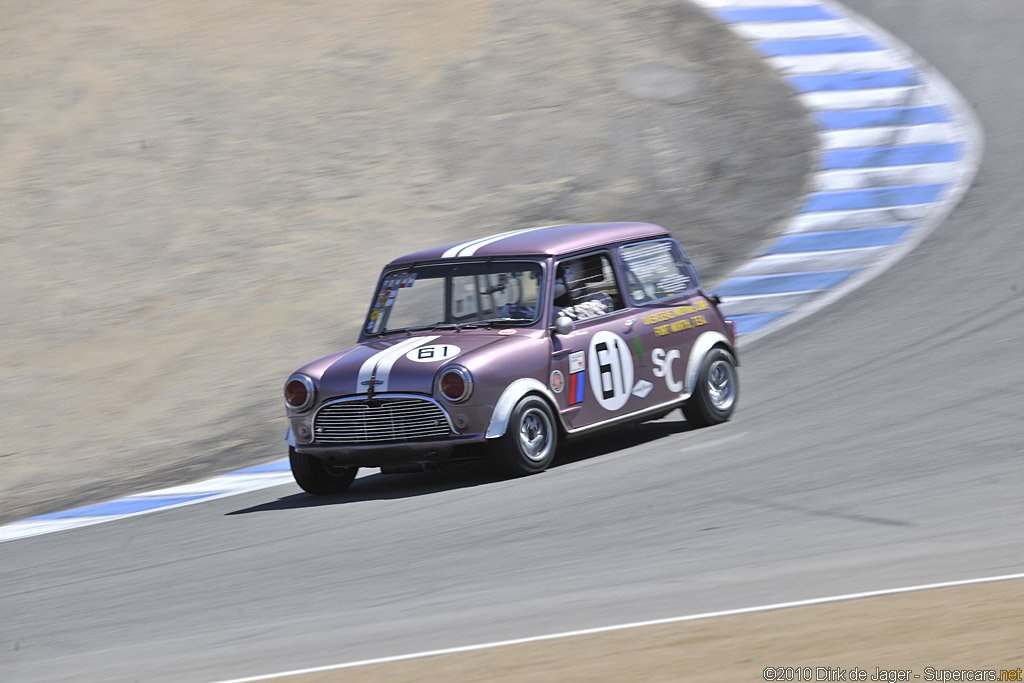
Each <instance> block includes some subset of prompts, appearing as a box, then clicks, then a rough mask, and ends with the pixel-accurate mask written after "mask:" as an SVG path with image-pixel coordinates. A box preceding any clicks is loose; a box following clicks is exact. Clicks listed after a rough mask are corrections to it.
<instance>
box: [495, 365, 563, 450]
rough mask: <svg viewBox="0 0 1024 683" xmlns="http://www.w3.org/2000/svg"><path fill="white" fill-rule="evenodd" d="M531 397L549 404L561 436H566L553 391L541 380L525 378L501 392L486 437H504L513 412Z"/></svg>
mask: <svg viewBox="0 0 1024 683" xmlns="http://www.w3.org/2000/svg"><path fill="white" fill-rule="evenodd" d="M531 395H533V396H539V397H540V398H542V399H543V400H544V401H545V402H547V404H548V407H549V408H550V409H551V412H552V414H553V415H555V426H557V427H558V431H559V433H560V435H561V436H564V435H565V433H566V428H565V424H563V423H562V413H561V411H560V410H559V409H558V401H557V400H555V397H554V395H553V394H552V393H551V390H550V389H548V388H547V387H546V386H544V384H543V383H542V382H540V381H539V380H536V379H532V378H530V377H523V378H520V379H517V380H516V381H514V382H512V383H511V384H509V385H508V386H507V387H505V391H503V392H501V396H500V397H498V401H497V402H496V403H495V404H494V410H493V411H492V412H491V420H490V422H489V423H488V425H487V433H486V434H485V437H486V438H488V439H496V438H498V437H501V436H504V435H505V431H506V430H507V429H508V421H509V419H510V418H511V417H512V410H513V409H514V408H515V407H516V404H517V403H519V402H520V401H521V400H523V399H524V398H525V397H527V396H531Z"/></svg>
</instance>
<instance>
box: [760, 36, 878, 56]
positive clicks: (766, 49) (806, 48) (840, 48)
mask: <svg viewBox="0 0 1024 683" xmlns="http://www.w3.org/2000/svg"><path fill="white" fill-rule="evenodd" d="M754 47H756V48H757V49H758V50H760V51H761V52H762V53H763V54H765V55H767V56H769V57H788V56H794V55H831V54H837V53H847V52H880V51H882V50H884V49H885V48H884V47H883V46H881V45H879V44H878V43H876V42H875V41H874V40H873V39H872V38H870V37H868V36H843V37H840V38H800V39H797V40H765V41H762V42H760V43H754Z"/></svg>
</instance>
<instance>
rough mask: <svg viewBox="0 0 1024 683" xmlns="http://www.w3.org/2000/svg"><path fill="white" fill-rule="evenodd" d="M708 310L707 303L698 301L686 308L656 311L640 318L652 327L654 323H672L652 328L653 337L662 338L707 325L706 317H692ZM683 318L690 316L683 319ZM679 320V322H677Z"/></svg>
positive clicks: (679, 307) (678, 307)
mask: <svg viewBox="0 0 1024 683" xmlns="http://www.w3.org/2000/svg"><path fill="white" fill-rule="evenodd" d="M708 308H709V306H708V302H707V301H698V302H696V303H694V304H692V305H687V306H676V307H675V308H667V309H665V310H664V311H658V312H657V313H652V314H650V315H648V316H644V317H643V318H642V320H643V322H644V324H645V325H653V324H655V323H662V322H665V321H666V320H671V321H672V322H670V323H666V324H663V325H658V326H657V327H655V328H654V335H655V336H656V337H664V336H665V335H669V334H672V333H673V332H682V331H684V330H692V329H693V328H695V327H701V326H702V325H707V324H708V319H707V316H705V315H703V314H701V315H694V314H695V313H697V312H698V311H706V310H707V309H708ZM683 316H691V317H689V318H685V317H683ZM677 318H681V320H677Z"/></svg>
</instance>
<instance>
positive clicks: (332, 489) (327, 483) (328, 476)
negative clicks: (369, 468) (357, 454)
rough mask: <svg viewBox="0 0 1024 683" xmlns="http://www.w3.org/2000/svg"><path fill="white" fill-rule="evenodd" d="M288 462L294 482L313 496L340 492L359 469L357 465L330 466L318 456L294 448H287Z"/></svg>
mask: <svg viewBox="0 0 1024 683" xmlns="http://www.w3.org/2000/svg"><path fill="white" fill-rule="evenodd" d="M288 462H289V463H290V464H291V466H292V476H293V477H295V483H296V484H298V485H299V486H300V487H301V488H302V490H303V491H305V492H306V493H312V494H313V495H314V496H322V495H326V494H329V493H341V492H342V491H344V490H345V489H347V488H348V487H349V486H350V485H351V484H352V482H353V481H354V480H355V478H356V473H357V472H358V471H359V468H358V467H331V466H329V465H327V464H326V463H324V461H323V460H321V459H320V458H316V457H314V456H312V455H307V454H306V453H299V452H297V451H296V450H295V449H294V448H289V449H288Z"/></svg>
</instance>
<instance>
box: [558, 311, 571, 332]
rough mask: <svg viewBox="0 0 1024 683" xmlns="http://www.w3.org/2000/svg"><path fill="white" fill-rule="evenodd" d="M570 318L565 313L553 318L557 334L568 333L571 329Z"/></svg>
mask: <svg viewBox="0 0 1024 683" xmlns="http://www.w3.org/2000/svg"><path fill="white" fill-rule="evenodd" d="M573 327H574V325H573V322H572V318H570V317H569V316H567V315H560V316H558V317H557V318H555V332H557V333H558V334H569V333H570V332H572V330H573Z"/></svg>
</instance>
